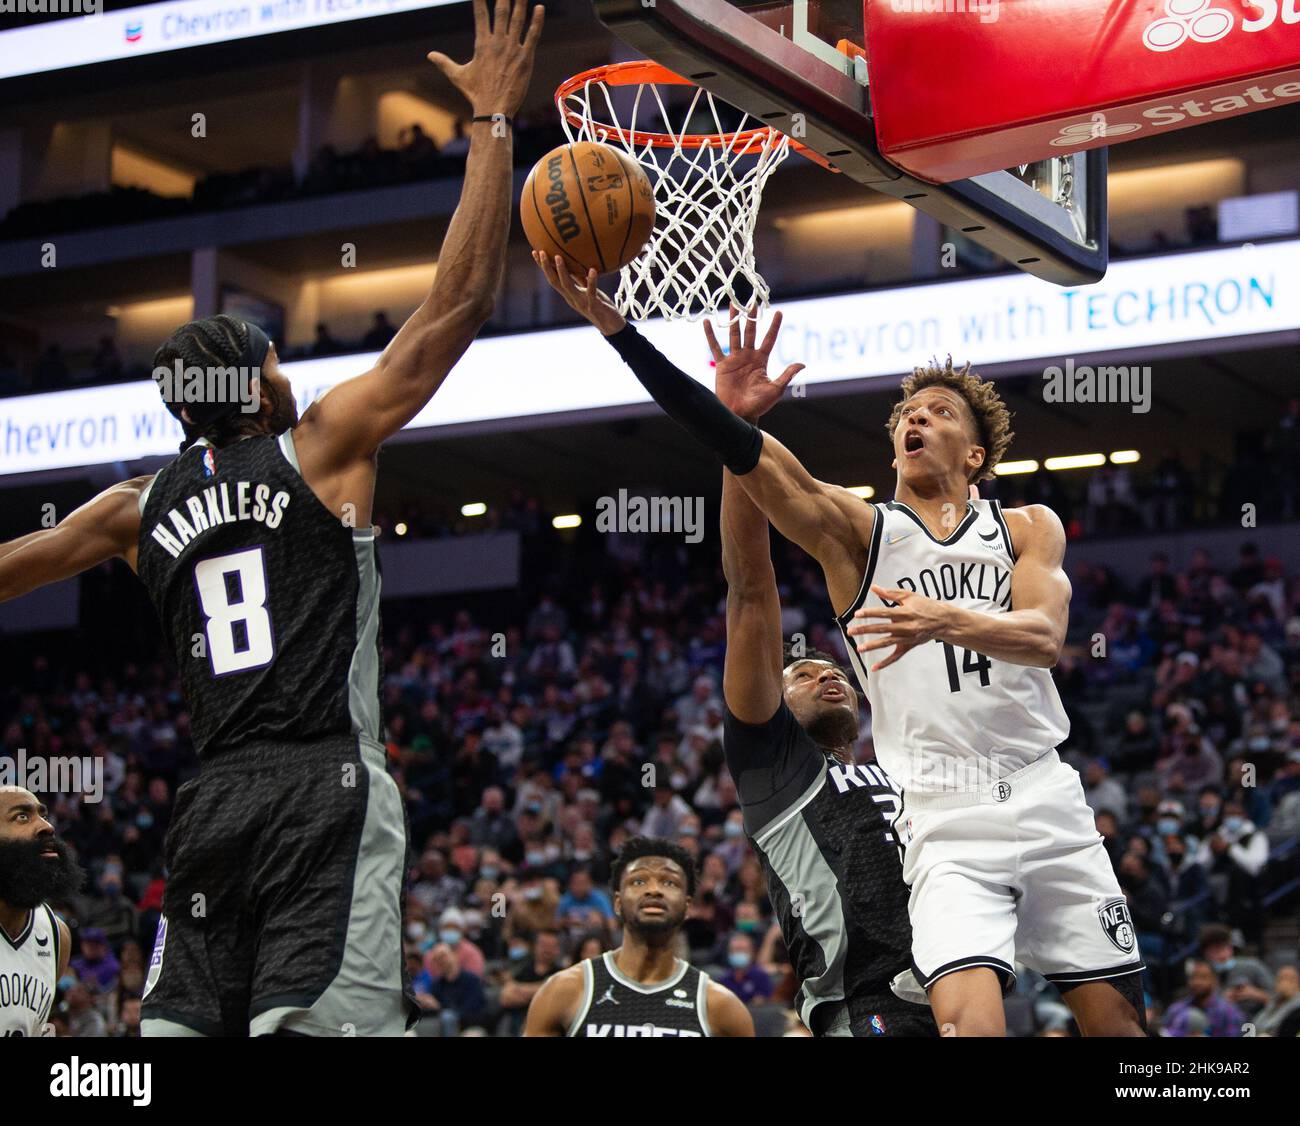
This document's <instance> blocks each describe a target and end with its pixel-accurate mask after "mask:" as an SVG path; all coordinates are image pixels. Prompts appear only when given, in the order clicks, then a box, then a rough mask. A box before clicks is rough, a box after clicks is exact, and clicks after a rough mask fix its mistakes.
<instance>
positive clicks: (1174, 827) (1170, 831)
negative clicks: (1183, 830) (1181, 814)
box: [1156, 817, 1181, 837]
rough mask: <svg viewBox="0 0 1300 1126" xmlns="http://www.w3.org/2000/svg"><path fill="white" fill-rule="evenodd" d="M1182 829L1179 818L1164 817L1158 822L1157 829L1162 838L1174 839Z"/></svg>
mask: <svg viewBox="0 0 1300 1126" xmlns="http://www.w3.org/2000/svg"><path fill="white" fill-rule="evenodd" d="M1180 827H1181V826H1180V825H1179V823H1178V818H1177V817H1162V818H1160V820H1159V821H1157V822H1156V829H1157V830H1158V831H1159V833H1160V835H1161V836H1162V837H1172V836H1173V835H1174V834H1175V833H1176V832H1178V830H1179V828H1180Z"/></svg>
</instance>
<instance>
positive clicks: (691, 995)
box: [524, 837, 754, 1038]
mask: <svg viewBox="0 0 1300 1126" xmlns="http://www.w3.org/2000/svg"><path fill="white" fill-rule="evenodd" d="M610 884H611V885H612V887H613V889H614V913H615V914H616V915H617V916H618V918H619V921H620V922H621V923H622V924H623V945H622V946H620V947H619V948H618V949H617V950H609V951H606V953H604V954H602V955H600V956H598V957H595V958H588V959H587V960H586V961H585V962H579V963H578V964H577V965H576V966H570V967H569V968H568V969H567V970H561V971H560V972H559V973H557V974H554V975H552V976H551V977H549V978H547V979H546V981H545V983H544V984H543V985H542V987H541V988H540V989H539V990H538V991H537V993H536V994H535V995H534V997H533V1000H532V1002H531V1004H529V1006H528V1020H527V1023H526V1024H525V1025H524V1035H525V1036H609V1037H614V1038H618V1037H624V1036H753V1035H754V1021H753V1019H752V1018H751V1017H750V1015H749V1010H748V1009H746V1008H745V1006H744V1005H743V1004H742V1003H741V1000H740V998H739V997H737V996H736V995H735V994H734V993H732V992H731V990H729V989H726V988H724V987H723V986H721V985H717V984H716V983H714V982H712V981H710V980H709V979H708V978H707V977H706V976H705V975H704V974H702V973H701V972H700V971H699V970H697V969H696V968H695V967H694V966H691V965H688V964H687V963H686V962H683V961H682V960H681V959H680V958H678V957H677V956H676V955H675V954H674V953H673V948H674V946H676V944H677V939H678V936H679V935H680V934H681V930H682V924H683V923H684V922H685V921H686V912H687V909H688V908H689V907H690V905H691V896H693V895H694V894H695V858H694V857H693V856H691V854H690V853H689V852H687V851H686V850H685V849H684V848H682V847H681V846H680V845H675V844H673V843H672V841H665V840H657V839H654V838H650V837H633V838H631V839H630V840H629V841H627V842H626V843H625V844H624V845H623V848H622V850H621V851H620V852H619V854H618V858H617V859H616V860H615V862H614V870H613V873H612V874H611V877H610Z"/></svg>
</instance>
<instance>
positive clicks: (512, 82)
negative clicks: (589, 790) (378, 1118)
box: [0, 0, 542, 1036]
mask: <svg viewBox="0 0 1300 1126" xmlns="http://www.w3.org/2000/svg"><path fill="white" fill-rule="evenodd" d="M474 22H475V48H474V58H473V59H472V60H471V61H470V62H469V63H468V64H466V65H464V66H461V65H457V64H456V63H453V62H452V61H451V60H450V59H448V58H447V57H446V56H444V55H441V54H438V53H436V52H435V53H433V54H430V56H429V58H430V61H431V62H432V63H434V64H435V65H436V66H437V67H438V68H439V69H440V70H441V71H442V72H443V73H444V74H445V75H446V76H447V78H448V79H450V81H451V82H452V83H453V84H454V85H455V86H456V87H457V88H458V89H459V90H460V91H461V93H462V94H464V96H465V97H466V98H467V99H468V100H469V102H470V103H471V105H472V106H473V114H474V123H473V125H472V126H471V129H470V150H469V155H468V157H467V162H466V169H465V180H464V184H463V187H462V198H461V203H460V205H459V206H458V207H457V209H456V213H455V215H454V216H453V217H452V220H451V224H450V226H449V227H448V230H447V234H446V237H445V238H444V240H443V244H442V249H441V253H440V254H439V256H438V276H437V279H436V280H435V282H434V284H433V287H432V289H431V290H430V292H429V295H428V297H427V298H426V299H425V301H424V303H423V304H422V305H421V306H420V307H419V308H418V309H417V310H416V311H415V312H414V313H413V314H412V315H411V317H410V319H409V320H407V322H406V323H405V324H404V325H403V326H402V329H401V331H400V332H398V333H397V335H396V336H395V337H394V339H393V340H392V342H391V343H390V344H389V345H388V347H387V348H386V349H385V350H384V352H383V354H382V355H381V356H380V357H379V360H378V362H377V363H376V365H375V367H374V368H373V369H372V370H371V371H368V372H366V373H365V374H364V375H361V376H359V377H357V378H356V379H352V380H349V381H348V382H346V383H342V384H340V385H338V386H337V387H335V388H334V389H333V390H331V391H330V392H329V393H328V394H327V395H324V396H322V397H321V398H320V399H318V400H317V401H316V402H315V403H313V404H311V405H310V406H309V407H308V409H307V410H306V411H305V413H304V414H303V416H302V418H301V420H300V419H299V418H298V412H297V407H296V404H295V401H294V394H293V389H292V387H291V386H290V384H289V381H288V379H286V378H285V376H284V375H283V374H282V373H281V372H280V370H279V367H278V363H277V359H276V354H275V349H274V347H273V346H272V345H271V342H270V341H269V340H268V339H267V338H266V336H265V335H264V334H263V333H262V332H261V331H260V330H259V329H257V328H256V327H254V326H251V325H248V324H245V323H244V322H242V321H239V320H238V319H236V318H233V317H228V316H217V317H211V318H206V319H203V320H198V321H194V322H191V323H190V324H187V325H185V326H183V327H182V328H180V329H178V330H177V331H176V332H175V333H173V334H172V336H171V337H170V338H169V339H168V340H167V342H166V343H165V344H164V345H163V346H162V348H161V349H160V350H159V353H158V355H157V357H156V358H155V376H156V377H158V381H159V385H160V389H161V390H162V392H163V397H164V399H165V400H167V405H168V409H169V410H171V412H172V413H173V415H175V416H176V417H177V418H178V419H179V420H180V422H181V423H182V426H183V428H184V432H185V437H186V442H185V444H184V446H183V447H182V452H181V454H180V456H179V457H178V458H176V459H175V460H174V461H173V462H172V463H171V464H169V465H168V466H166V467H165V468H164V469H162V470H161V471H160V472H159V473H158V474H157V475H156V476H154V477H152V478H150V477H141V478H136V479H134V480H132V481H127V482H124V483H122V484H120V485H117V486H115V487H114V488H111V489H109V490H107V491H106V492H105V493H103V494H101V495H100V496H98V497H97V498H95V499H94V500H92V501H91V502H90V503H88V504H86V505H84V506H83V507H82V508H80V509H78V510H77V511H76V512H74V513H72V514H71V515H70V516H68V517H67V518H66V519H65V520H63V521H62V522H61V523H60V524H58V525H57V526H56V527H54V528H52V529H49V530H45V531H39V532H35V533H33V534H31V535H28V536H25V537H23V538H21V539H19V540H16V541H14V542H12V543H8V544H5V545H3V546H0V599H5V598H13V597H16V596H17V595H20V594H24V593H26V592H27V591H29V590H32V589H34V588H36V587H38V586H41V585H43V584H45V583H51V582H56V581H58V580H60V579H65V578H68V577H71V576H72V575H75V574H78V573H79V572H81V571H84V570H86V569H87V568H90V567H93V566H96V565H97V564H99V563H102V562H104V561H106V560H108V559H111V558H113V557H115V556H119V557H121V558H124V559H125V560H126V561H127V563H128V564H129V565H130V566H131V567H132V568H133V569H134V570H136V571H137V572H138V573H139V575H140V577H141V579H142V580H143V581H144V583H145V586H146V587H147V588H148V590H149V593H150V595H151V597H152V599H153V601H154V604H155V606H156V607H157V609H158V612H159V616H160V617H161V619H162V623H163V628H164V630H165V631H166V634H167V636H168V639H169V641H170V644H171V647H172V650H173V652H174V653H175V656H176V660H177V663H178V664H179V666H180V669H181V679H182V682H183V685H184V688H185V693H186V697H187V700H188V703H189V706H190V708H191V711H192V728H193V732H194V739H195V744H196V747H197V750H198V752H199V755H200V758H201V761H202V768H201V772H200V775H199V777H198V778H197V779H195V780H194V781H192V782H190V783H187V784H186V785H185V786H183V787H182V788H181V790H180V791H179V792H178V794H177V798H176V807H175V810H174V813H173V819H172V825H171V830H170V832H169V835H168V841H167V869H168V882H167V888H166V892H165V898H164V904H163V919H162V921H161V922H160V924H159V928H158V936H157V939H156V942H155V947H154V952H153V957H152V960H151V962H150V966H149V971H148V975H147V978H146V982H145V995H144V1006H143V1018H144V1019H143V1030H144V1032H145V1034H146V1035H167V1034H174V1035H249V1034H253V1035H260V1034H274V1033H285V1034H300V1035H303V1034H305V1035H320V1036H329V1035H334V1036H346V1035H374V1034H400V1033H401V1032H402V1031H403V1029H404V1028H405V1026H406V1024H407V1021H408V1019H410V1017H411V1014H413V1013H414V1011H415V1010H414V1005H413V1004H412V1003H411V1002H410V999H409V997H408V996H407V995H406V994H407V991H406V990H405V989H404V986H403V957H402V944H401V921H402V920H401V895H402V880H403V875H404V871H405V852H406V832H405V818H404V815H403V810H402V805H401V800H400V798H399V795H398V792H397V787H396V785H395V784H394V782H393V780H392V779H391V778H390V777H389V775H388V774H387V772H386V770H385V762H384V751H383V744H382V742H381V734H382V732H381V724H380V712H379V654H380V646H379V620H378V613H379V569H378V566H377V562H376V558H375V547H374V535H373V533H372V532H371V530H370V514H371V505H372V502H373V496H374V485H375V472H376V455H377V451H378V449H379V446H380V444H381V443H382V442H383V441H384V440H385V439H387V438H388V437H390V436H391V435H393V434H395V433H396V432H397V431H398V430H400V429H401V428H402V427H403V426H405V425H406V423H408V422H409V421H410V420H411V419H412V418H414V417H415V415H416V414H417V413H419V411H420V410H421V409H422V408H423V407H424V405H425V404H426V403H427V402H428V401H429V398H430V397H431V396H432V395H433V393H434V392H435V391H436V390H437V389H438V387H439V386H440V385H441V384H442V382H443V380H444V379H445V378H446V376H447V374H448V372H449V371H450V370H451V368H452V365H453V364H455V362H456V361H457V360H458V359H459V358H460V356H461V355H462V354H463V353H464V352H465V350H466V348H468V347H469V344H470V342H471V341H472V340H473V339H474V336H475V334H476V333H477V332H478V330H479V329H480V328H481V327H482V325H483V323H484V321H485V320H486V319H487V317H488V315H489V314H490V312H491V309H492V302H493V296H494V293H495V291H496V289H497V285H498V282H499V281H500V278H501V274H502V270H503V267H504V264H505V243H506V236H507V234H508V232H509V229H510V214H511V172H512V160H511V156H512V147H513V146H512V143H511V138H510V137H509V135H508V133H507V135H505V136H502V135H501V133H502V129H501V128H500V126H501V125H502V124H504V123H508V121H509V120H510V118H511V115H513V114H514V112H515V110H516V109H517V108H518V106H519V104H520V102H521V100H522V98H523V95H524V93H525V91H526V90H527V87H528V81H529V77H530V75H531V73H532V66H533V56H534V54H535V51H536V45H537V39H538V36H539V34H540V31H541V24H542V9H541V7H540V6H539V7H537V8H536V9H534V11H533V12H532V16H531V20H530V17H529V11H528V7H527V0H512V2H511V3H510V4H509V5H507V3H506V2H505V0H500V2H499V3H498V4H497V9H496V18H495V26H490V23H491V21H490V20H489V17H488V13H487V6H486V5H485V4H475V5H474ZM160 369H162V370H161V371H160ZM173 371H174V373H175V378H171V375H172V372H173ZM163 375H167V376H169V378H166V379H164V378H162V376H163ZM241 408H242V409H241Z"/></svg>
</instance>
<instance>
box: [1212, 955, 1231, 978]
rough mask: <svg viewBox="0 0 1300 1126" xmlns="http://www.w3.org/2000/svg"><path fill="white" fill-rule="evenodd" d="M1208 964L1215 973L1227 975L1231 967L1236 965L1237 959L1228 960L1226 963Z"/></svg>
mask: <svg viewBox="0 0 1300 1126" xmlns="http://www.w3.org/2000/svg"><path fill="white" fill-rule="evenodd" d="M1210 964H1211V965H1212V966H1214V972H1215V973H1220V974H1222V973H1227V972H1228V970H1230V969H1232V967H1233V966H1235V965H1236V964H1237V959H1236V958H1229V959H1228V960H1227V961H1226V962H1212V963H1210Z"/></svg>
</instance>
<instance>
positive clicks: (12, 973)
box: [0, 786, 81, 1036]
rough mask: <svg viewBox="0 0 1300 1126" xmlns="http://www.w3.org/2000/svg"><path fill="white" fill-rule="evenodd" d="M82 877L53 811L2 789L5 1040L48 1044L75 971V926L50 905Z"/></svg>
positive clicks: (0, 995) (23, 793)
mask: <svg viewBox="0 0 1300 1126" xmlns="http://www.w3.org/2000/svg"><path fill="white" fill-rule="evenodd" d="M80 887H81V870H80V869H79V868H78V867H77V865H76V863H75V862H74V861H73V860H72V858H71V857H70V856H69V855H68V847H67V845H65V844H64V843H63V841H61V840H59V838H58V837H56V836H55V835H54V826H52V825H51V824H50V822H49V811H48V810H47V809H46V808H45V806H44V805H43V804H42V803H41V802H40V801H39V800H38V799H37V798H36V795H35V794H33V793H31V792H30V791H29V790H24V789H22V787H20V786H0V1036H42V1035H44V1034H45V1031H46V1029H47V1027H48V1025H47V1021H48V1020H49V1017H50V1008H51V1006H52V1005H53V1004H54V995H55V990H56V988H57V985H58V981H59V978H61V977H62V976H63V975H64V974H65V973H66V972H67V969H68V960H69V958H70V957H71V955H72V939H71V937H70V934H69V931H68V924H67V923H65V922H64V921H63V920H62V919H60V918H59V917H58V916H57V915H55V914H54V912H53V911H51V910H50V907H49V904H48V903H47V900H54V901H55V902H56V903H59V902H62V901H65V900H67V899H68V898H69V897H70V896H72V895H74V894H75V893H76V892H77V890H78V889H79V888H80Z"/></svg>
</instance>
